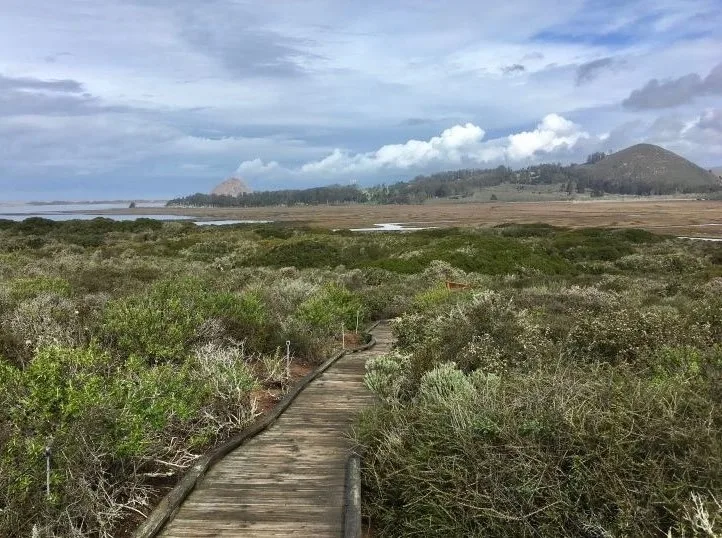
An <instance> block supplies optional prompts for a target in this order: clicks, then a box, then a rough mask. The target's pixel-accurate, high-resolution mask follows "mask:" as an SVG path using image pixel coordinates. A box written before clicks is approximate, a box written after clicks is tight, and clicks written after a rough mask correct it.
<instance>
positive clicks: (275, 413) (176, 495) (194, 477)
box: [133, 321, 381, 538]
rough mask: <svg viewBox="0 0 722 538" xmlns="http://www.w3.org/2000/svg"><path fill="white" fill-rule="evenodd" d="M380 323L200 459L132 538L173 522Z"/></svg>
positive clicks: (373, 341)
mask: <svg viewBox="0 0 722 538" xmlns="http://www.w3.org/2000/svg"><path fill="white" fill-rule="evenodd" d="M379 323H381V321H377V322H375V323H373V324H372V325H371V326H370V327H368V328H367V329H366V330H365V331H364V332H365V334H369V335H370V336H371V339H370V341H369V342H368V343H366V344H363V345H361V346H358V347H354V348H349V349H344V350H342V351H339V352H337V353H336V354H334V355H333V356H332V357H331V358H329V359H328V360H326V362H324V363H323V364H322V365H321V366H319V367H318V368H316V369H315V370H314V371H312V372H310V373H309V374H307V375H306V376H305V377H304V378H303V379H301V381H300V382H299V383H298V384H297V385H296V386H295V387H293V388H292V389H291V390H290V391H288V393H287V394H286V395H285V396H284V397H283V398H282V399H281V401H280V402H278V403H277V404H276V406H275V407H274V408H273V410H272V411H271V412H270V413H269V414H268V415H266V416H265V417H264V418H263V419H261V420H260V421H258V422H256V423H255V424H252V425H251V426H249V427H248V428H246V429H244V430H242V431H241V432H240V433H238V434H237V435H236V436H234V437H232V438H231V439H229V440H228V441H226V442H225V443H223V444H222V445H220V446H218V447H216V448H215V449H214V450H212V451H211V452H209V453H208V454H206V455H205V456H201V457H200V458H199V459H198V461H196V462H195V463H194V464H193V465H192V466H191V467H190V468H189V469H188V470H187V471H186V473H185V474H184V475H183V478H181V479H180V481H179V482H178V483H177V484H176V485H175V486H174V487H173V489H172V490H170V491H169V492H168V494H167V495H166V496H165V497H164V498H163V500H161V502H160V503H159V504H158V505H157V506H156V507H155V509H154V510H153V511H152V512H151V513H150V515H149V516H148V518H147V519H146V520H145V521H144V522H143V523H142V524H141V525H140V527H138V529H137V530H136V531H135V532H134V533H133V538H153V537H155V536H156V535H157V534H158V533H159V532H160V531H161V530H162V529H163V527H164V526H165V525H166V523H168V522H169V521H170V520H172V519H173V517H174V516H175V514H176V513H177V512H178V510H179V509H180V506H181V504H183V501H185V500H186V498H187V497H188V496H189V495H190V494H191V492H192V491H193V490H194V489H195V487H196V485H197V484H198V483H199V482H200V481H201V480H202V479H203V477H204V476H205V474H206V473H207V472H208V471H209V470H210V468H211V467H213V465H215V464H216V463H218V461H220V460H221V459H223V458H224V457H225V456H226V455H227V454H228V453H229V452H231V451H233V450H235V449H236V448H238V447H239V446H241V445H242V444H244V443H245V442H246V441H249V440H250V439H252V438H253V437H255V436H256V435H258V434H259V433H261V432H262V431H264V430H265V429H267V428H268V427H269V426H271V425H272V424H273V423H274V422H275V421H276V420H277V419H278V418H279V417H280V416H281V415H282V414H283V412H284V411H285V410H286V409H288V407H289V406H290V405H291V404H292V403H293V401H294V400H295V399H296V397H297V396H298V395H299V394H300V393H301V392H302V391H303V389H305V388H306V387H307V386H308V385H309V384H311V382H312V381H313V380H314V379H316V378H317V377H318V376H320V375H321V374H322V373H324V372H325V371H326V370H328V369H329V368H330V367H331V366H333V364H334V363H336V362H337V361H338V360H339V359H340V358H341V357H343V356H344V355H346V354H347V353H356V352H358V351H365V350H367V349H370V348H372V347H373V346H374V345H376V339H375V338H374V336H373V335H372V334H371V331H373V330H374V329H375V328H376V327H377V326H378V325H379Z"/></svg>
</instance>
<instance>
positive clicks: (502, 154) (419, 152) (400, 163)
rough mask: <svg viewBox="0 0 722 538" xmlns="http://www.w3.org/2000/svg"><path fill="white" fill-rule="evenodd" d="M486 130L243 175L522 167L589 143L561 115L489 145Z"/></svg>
mask: <svg viewBox="0 0 722 538" xmlns="http://www.w3.org/2000/svg"><path fill="white" fill-rule="evenodd" d="M485 134H486V133H485V131H484V129H482V128H481V127H479V126H478V125H474V124H473V123H466V124H464V125H455V126H453V127H450V128H448V129H446V130H444V131H443V132H442V133H441V134H440V135H439V136H434V137H432V138H430V139H429V140H409V141H407V142H405V143H403V144H387V145H385V146H382V147H380V148H379V149H377V150H375V151H370V152H366V153H352V152H349V151H345V150H342V149H338V148H337V149H335V150H333V151H332V152H331V153H330V154H329V155H327V156H326V157H324V158H322V159H319V160H316V161H311V162H307V163H305V164H303V165H301V166H300V167H298V168H296V169H289V168H284V167H282V166H280V165H279V164H278V163H277V162H275V161H272V162H269V163H264V162H263V161H261V160H260V159H254V160H252V161H244V162H243V163H241V165H240V166H239V171H242V170H243V171H253V172H256V173H260V174H264V173H268V172H273V173H281V172H282V173H285V174H295V175H314V176H316V175H321V176H339V175H340V176H344V175H346V176H348V175H352V174H374V173H378V172H382V171H403V170H412V169H413V170H422V169H426V168H430V167H436V168H443V167H459V166H465V165H483V164H485V163H486V164H488V163H494V162H503V161H507V162H508V161H511V162H512V163H514V162H517V163H518V162H521V161H523V160H524V159H529V158H532V157H536V156H544V155H546V156H549V155H553V154H558V153H560V152H563V151H566V150H570V149H572V148H574V147H575V145H576V144H577V143H578V142H579V141H580V140H582V139H588V138H590V135H589V133H587V132H585V131H583V130H582V129H581V128H580V126H579V125H577V124H576V123H574V122H572V121H569V120H568V119H566V118H564V117H562V116H560V115H558V114H549V115H547V116H546V117H545V118H544V119H543V120H542V121H541V122H540V123H539V124H538V125H537V126H536V128H535V129H533V130H530V131H522V132H519V133H515V134H512V135H509V136H506V137H501V138H495V139H491V140H485V139H484V137H485Z"/></svg>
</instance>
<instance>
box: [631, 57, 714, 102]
mask: <svg viewBox="0 0 722 538" xmlns="http://www.w3.org/2000/svg"><path fill="white" fill-rule="evenodd" d="M720 94H722V63H720V64H718V65H717V66H715V68H714V69H712V71H711V72H710V73H709V75H707V77H705V78H704V79H703V78H702V77H701V76H700V75H698V74H697V73H690V74H689V75H685V76H683V77H679V78H676V79H667V80H663V81H659V80H657V79H656V78H655V79H652V80H650V81H649V82H647V84H645V85H644V86H643V87H642V88H640V89H638V90H634V91H633V92H632V93H631V94H630V95H629V97H627V98H626V99H625V100H624V101H623V102H622V105H623V106H624V107H626V108H630V109H634V110H643V109H653V108H671V107H675V106H678V105H683V104H685V103H690V102H691V101H692V100H694V99H695V98H697V97H701V96H703V95H720Z"/></svg>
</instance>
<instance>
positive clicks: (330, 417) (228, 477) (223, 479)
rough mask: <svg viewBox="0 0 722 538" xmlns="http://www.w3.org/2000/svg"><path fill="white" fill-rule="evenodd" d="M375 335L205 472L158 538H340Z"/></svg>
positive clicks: (382, 338) (383, 345)
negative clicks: (354, 430)
mask: <svg viewBox="0 0 722 538" xmlns="http://www.w3.org/2000/svg"><path fill="white" fill-rule="evenodd" d="M374 336H375V338H376V341H377V345H376V346H375V347H374V348H373V349H372V350H369V351H361V352H359V353H356V354H349V355H346V356H344V357H342V358H341V359H339V360H338V361H337V362H336V363H334V365H333V366H331V367H330V368H329V369H328V370H326V371H325V372H324V373H323V374H322V375H320V376H319V377H318V378H316V379H315V380H314V381H313V382H311V384H310V385H309V386H308V387H307V388H306V389H305V390H304V391H303V392H302V393H301V394H299V395H298V397H297V398H296V400H294V402H293V403H292V404H291V406H290V407H289V408H288V409H287V410H286V411H285V413H284V414H283V415H281V416H280V417H279V418H278V419H277V420H276V421H275V422H274V424H273V425H272V426H271V427H269V428H268V429H267V430H265V431H263V432H262V433H260V434H258V435H257V436H256V437H254V438H253V439H251V440H249V441H248V442H246V443H245V444H244V445H242V446H240V447H239V448H237V449H236V450H234V451H232V452H231V453H229V454H228V455H227V456H226V457H225V458H224V459H223V460H221V461H220V462H218V463H217V464H216V465H215V466H214V467H213V468H211V470H210V471H209V472H208V473H207V474H206V475H205V477H204V478H203V479H202V481H200V482H199V483H198V484H197V486H196V488H195V490H194V491H193V492H192V493H191V494H190V496H188V498H187V499H186V500H185V502H184V503H183V505H182V506H181V507H180V510H179V511H178V513H177V514H176V516H175V518H174V519H173V520H172V521H170V522H169V523H168V524H167V525H166V527H165V529H164V530H163V532H162V536H165V537H169V538H174V537H175V538H185V537H191V536H193V537H200V538H203V537H211V536H213V537H231V536H233V537H240V536H257V537H266V536H268V537H271V536H313V537H325V536H333V537H334V538H336V537H338V536H340V535H341V532H342V527H343V506H344V483H345V467H346V461H347V458H348V456H349V454H350V450H351V449H352V446H351V441H350V440H349V437H348V431H349V428H350V426H351V424H352V422H353V420H354V418H355V416H356V414H357V413H358V412H359V411H360V410H361V409H363V407H365V406H367V405H369V404H370V403H371V402H373V397H372V395H371V394H370V393H368V392H367V391H366V389H365V388H364V386H363V376H364V373H365V362H366V360H368V359H369V358H371V357H374V356H376V355H379V354H383V353H387V352H388V351H389V349H390V345H391V336H390V332H389V330H388V326H387V325H385V324H382V325H380V326H379V327H377V328H376V330H374Z"/></svg>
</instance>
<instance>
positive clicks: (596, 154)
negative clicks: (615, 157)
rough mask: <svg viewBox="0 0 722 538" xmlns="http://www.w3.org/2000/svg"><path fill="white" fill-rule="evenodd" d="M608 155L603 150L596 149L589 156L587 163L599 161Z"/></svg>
mask: <svg viewBox="0 0 722 538" xmlns="http://www.w3.org/2000/svg"><path fill="white" fill-rule="evenodd" d="M606 156H607V155H606V154H605V153H604V152H603V151H595V152H594V153H592V154H591V155H589V156H587V164H594V163H598V162H599V161H601V160H602V159H604V157H606Z"/></svg>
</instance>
